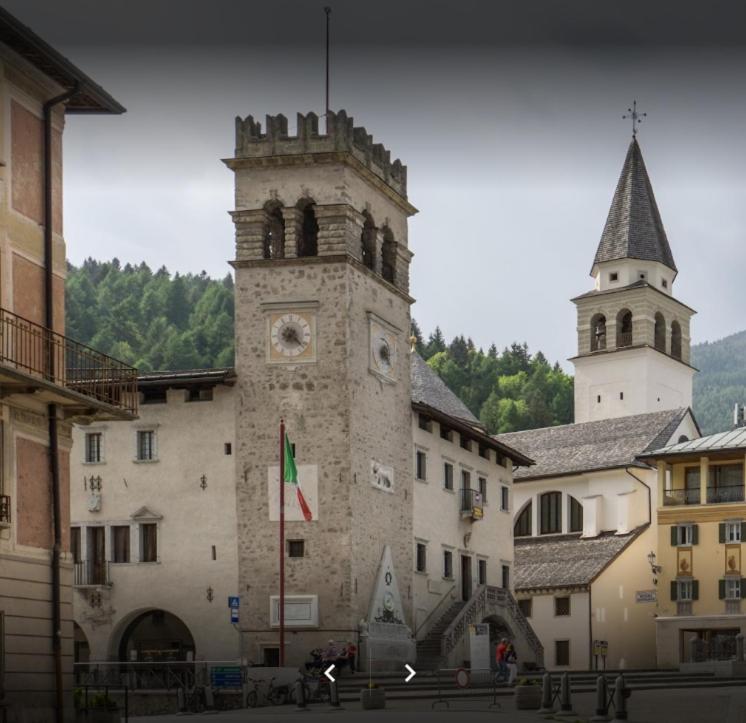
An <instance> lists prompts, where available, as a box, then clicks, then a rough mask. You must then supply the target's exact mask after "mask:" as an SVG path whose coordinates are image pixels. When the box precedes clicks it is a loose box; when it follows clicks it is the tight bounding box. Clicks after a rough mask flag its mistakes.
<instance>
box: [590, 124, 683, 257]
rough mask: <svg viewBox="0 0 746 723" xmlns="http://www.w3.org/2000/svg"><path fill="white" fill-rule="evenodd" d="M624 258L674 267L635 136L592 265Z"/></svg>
mask: <svg viewBox="0 0 746 723" xmlns="http://www.w3.org/2000/svg"><path fill="white" fill-rule="evenodd" d="M625 258H631V259H643V260H645V261H659V262H660V263H662V264H665V265H666V266H668V268H670V269H673V271H676V270H677V269H676V264H675V263H674V260H673V254H672V253H671V247H670V246H669V245H668V239H667V238H666V232H665V230H664V229H663V222H662V221H661V216H660V213H659V211H658V204H657V203H656V202H655V195H654V194H653V187H652V185H651V184H650V178H649V177H648V172H647V170H646V168H645V161H643V159H642V153H641V151H640V146H639V145H638V143H637V140H636V139H635V138H633V139H632V143H630V145H629V149H628V151H627V157H626V158H625V159H624V166H623V167H622V173H621V175H620V176H619V182H618V183H617V187H616V191H615V192H614V198H613V199H612V201H611V208H610V209H609V216H608V218H607V219H606V226H605V227H604V230H603V233H602V234H601V241H600V243H599V244H598V249H597V251H596V258H595V259H594V262H593V264H594V266H595V265H596V264H598V263H601V262H602V261H613V260H615V259H625Z"/></svg>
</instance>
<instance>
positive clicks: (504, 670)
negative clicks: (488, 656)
mask: <svg viewBox="0 0 746 723" xmlns="http://www.w3.org/2000/svg"><path fill="white" fill-rule="evenodd" d="M507 649H508V641H507V639H506V638H503V639H502V640H501V641H500V643H499V645H498V646H497V647H496V648H495V662H496V663H497V675H496V676H495V680H498V681H499V680H506V679H507V677H508V666H507V664H506V662H505V652H506V650H507Z"/></svg>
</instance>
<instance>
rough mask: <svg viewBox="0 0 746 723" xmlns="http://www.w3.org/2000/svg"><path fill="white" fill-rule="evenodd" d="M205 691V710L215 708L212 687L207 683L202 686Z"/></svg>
mask: <svg viewBox="0 0 746 723" xmlns="http://www.w3.org/2000/svg"><path fill="white" fill-rule="evenodd" d="M204 691H205V708H207V710H215V696H214V694H213V692H212V688H211V687H210V686H209V685H206V686H205V688H204Z"/></svg>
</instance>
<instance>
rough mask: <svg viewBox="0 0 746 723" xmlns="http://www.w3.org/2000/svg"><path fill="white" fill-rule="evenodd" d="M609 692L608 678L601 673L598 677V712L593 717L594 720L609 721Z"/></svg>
mask: <svg viewBox="0 0 746 723" xmlns="http://www.w3.org/2000/svg"><path fill="white" fill-rule="evenodd" d="M607 698H608V693H607V690H606V678H605V677H604V676H603V675H599V676H598V678H596V712H595V714H594V716H593V718H591V720H592V721H607V720H609V716H608V715H607V713H606V706H607V703H606V701H607Z"/></svg>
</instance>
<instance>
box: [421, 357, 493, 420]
mask: <svg viewBox="0 0 746 723" xmlns="http://www.w3.org/2000/svg"><path fill="white" fill-rule="evenodd" d="M411 358H412V362H411V365H410V375H411V379H412V401H413V402H418V403H420V404H425V405H427V406H428V407H432V408H433V409H437V410H438V411H439V412H442V413H443V414H447V415H448V416H449V417H456V419H461V420H463V421H465V422H469V423H470V424H477V425H479V426H481V424H480V422H479V420H478V419H477V418H476V417H475V416H474V415H473V414H472V413H471V412H470V411H469V408H468V407H467V406H466V405H465V404H464V403H463V402H462V401H461V400H460V399H459V398H458V397H457V396H456V395H455V394H454V393H453V392H452V391H451V390H450V389H449V388H448V386H447V385H446V383H445V382H444V381H443V380H442V379H441V378H440V377H439V376H438V375H437V374H436V373H435V372H434V371H433V370H432V369H431V368H430V367H429V366H428V364H427V362H426V361H425V360H424V359H423V358H422V357H421V356H420V355H419V354H418V353H417V352H412V354H411Z"/></svg>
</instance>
